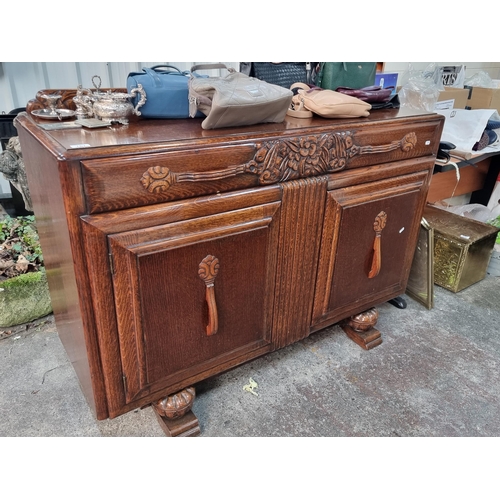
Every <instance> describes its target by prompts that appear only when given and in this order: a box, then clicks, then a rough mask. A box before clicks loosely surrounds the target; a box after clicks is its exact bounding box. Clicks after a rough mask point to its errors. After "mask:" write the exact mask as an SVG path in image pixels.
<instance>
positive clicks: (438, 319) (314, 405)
mask: <svg viewBox="0 0 500 500" xmlns="http://www.w3.org/2000/svg"><path fill="white" fill-rule="evenodd" d="M499 280H500V278H496V277H490V276H487V277H486V278H485V279H484V280H482V281H481V282H479V283H477V284H475V285H473V286H471V287H469V288H468V289H465V290H463V291H461V292H459V293H456V294H455V293H451V292H448V291H447V290H445V289H443V288H440V287H436V288H435V307H434V309H432V310H430V311H429V310H427V309H426V308H425V307H423V306H422V305H420V304H418V303H417V302H415V301H414V300H412V299H410V298H408V297H406V296H404V297H405V298H406V300H407V302H408V307H407V308H406V309H403V310H401V309H397V308H396V307H394V306H392V305H390V304H388V303H384V304H381V305H380V307H379V313H380V318H379V321H378V324H377V327H378V329H379V330H380V331H381V332H382V337H383V343H382V344H381V345H380V346H378V347H376V348H375V349H373V350H370V351H365V350H363V349H361V348H360V347H358V346H357V345H356V344H355V343H354V342H352V341H351V340H350V339H349V338H348V337H347V336H346V335H345V334H344V332H343V331H342V330H341V329H340V328H339V327H338V326H333V327H331V328H328V329H325V330H323V331H321V332H318V333H316V334H314V335H311V336H310V337H309V338H307V339H305V340H304V341H302V342H299V343H297V344H295V345H292V346H289V347H287V348H284V349H282V350H280V351H276V352H274V353H271V354H269V355H267V356H265V357H263V358H260V359H258V360H255V361H252V362H249V363H247V364H245V365H244V366H241V367H238V368H236V369H233V370H232V371H229V372H227V373H225V374H223V375H220V376H218V377H215V378H213V379H210V380H208V381H205V382H203V383H201V384H198V385H197V387H196V388H197V398H196V400H195V403H194V406H193V411H194V413H195V414H196V416H197V417H198V419H199V421H200V427H201V436H202V437H209V436H235V437H236V436H332V437H333V436H490V437H492V436H500V300H499V298H500V293H499V291H500V288H499V285H500V281H499ZM35 323H36V325H35V327H32V328H29V329H27V330H26V329H25V330H21V331H16V332H15V333H13V334H11V335H8V336H6V337H5V338H3V339H2V340H0V380H1V384H0V436H3V437H5V436H12V437H14V436H153V437H156V436H158V437H161V436H164V434H163V431H162V430H161V428H160V426H159V424H158V422H157V420H156V417H155V416H154V414H153V411H152V409H151V408H145V409H143V410H136V411H133V412H131V413H129V414H127V415H124V416H121V417H118V418H116V419H113V420H107V421H96V420H95V419H94V417H93V415H92V413H91V411H90V408H89V406H88V405H87V403H86V401H85V399H84V397H83V394H82V392H81V391H80V388H79V384H78V380H77V378H76V376H75V373H74V371H73V368H72V366H71V364H70V362H69V361H68V358H67V356H66V353H65V351H64V350H63V348H62V345H61V343H60V341H59V338H58V335H57V330H56V327H55V324H54V322H53V317H52V316H48V317H46V318H43V319H42V320H39V321H38V322H35ZM249 378H252V379H254V380H255V381H256V382H257V384H258V388H257V389H256V391H257V393H258V396H254V395H253V394H251V393H249V392H246V391H244V390H243V386H244V385H246V384H248V381H249Z"/></svg>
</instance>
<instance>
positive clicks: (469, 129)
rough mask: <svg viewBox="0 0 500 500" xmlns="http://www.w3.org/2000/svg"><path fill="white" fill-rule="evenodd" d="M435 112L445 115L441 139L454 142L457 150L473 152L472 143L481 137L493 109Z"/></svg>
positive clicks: (494, 111) (493, 111)
mask: <svg viewBox="0 0 500 500" xmlns="http://www.w3.org/2000/svg"><path fill="white" fill-rule="evenodd" d="M437 113H439V114H441V115H443V116H444V117H445V123H444V128H443V134H442V136H441V141H446V142H451V143H452V144H455V146H456V149H457V151H463V152H467V153H474V151H473V150H472V148H473V146H474V144H476V142H478V141H479V140H480V139H481V136H482V135H483V132H484V129H485V128H486V125H487V123H488V120H490V119H491V118H492V116H493V114H494V113H496V110H494V109H443V110H437Z"/></svg>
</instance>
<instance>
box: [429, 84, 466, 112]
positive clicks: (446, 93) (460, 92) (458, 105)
mask: <svg viewBox="0 0 500 500" xmlns="http://www.w3.org/2000/svg"><path fill="white" fill-rule="evenodd" d="M468 97H469V90H468V89H459V88H454V87H445V88H444V90H443V91H441V92H440V93H439V97H438V100H437V102H442V101H449V100H451V99H453V100H454V101H455V103H454V104H453V108H454V109H465V108H466V107H467V98H468Z"/></svg>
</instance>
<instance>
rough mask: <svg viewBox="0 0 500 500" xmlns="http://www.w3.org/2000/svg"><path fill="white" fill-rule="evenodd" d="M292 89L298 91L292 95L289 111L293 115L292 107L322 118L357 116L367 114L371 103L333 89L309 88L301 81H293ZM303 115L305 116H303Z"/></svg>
mask: <svg viewBox="0 0 500 500" xmlns="http://www.w3.org/2000/svg"><path fill="white" fill-rule="evenodd" d="M291 88H292V89H294V88H298V93H297V95H295V96H294V97H293V104H292V109H291V110H290V111H289V114H290V115H291V116H297V117H300V116H298V115H294V113H293V111H294V109H297V110H299V108H300V110H307V111H310V112H312V113H315V114H317V115H319V116H322V117H323V118H357V117H362V116H369V115H370V109H371V107H372V106H371V104H369V103H367V102H365V101H362V100H361V99H358V98H357V97H352V96H349V95H346V94H342V93H340V92H335V91H334V90H327V89H320V88H317V87H316V88H312V89H311V88H310V87H309V86H308V85H305V84H302V83H295V84H294V85H292V87H291ZM304 117H305V116H304Z"/></svg>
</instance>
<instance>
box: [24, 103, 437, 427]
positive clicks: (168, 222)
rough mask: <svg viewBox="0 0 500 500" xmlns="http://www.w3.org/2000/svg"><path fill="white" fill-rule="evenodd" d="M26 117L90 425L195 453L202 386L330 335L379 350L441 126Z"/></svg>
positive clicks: (57, 287) (27, 156)
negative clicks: (335, 327)
mask: <svg viewBox="0 0 500 500" xmlns="http://www.w3.org/2000/svg"><path fill="white" fill-rule="evenodd" d="M29 109H30V108H29V107H28V111H27V112H26V113H21V114H20V115H18V117H17V118H16V120H15V126H16V128H17V130H18V134H19V138H20V143H21V147H22V154H23V159H24V163H25V168H26V172H27V176H28V182H29V187H30V192H31V198H32V202H33V207H34V212H35V216H36V220H37V227H38V231H39V234H40V241H41V245H42V251H43V255H44V261H45V266H46V269H47V277H48V281H49V288H50V293H51V299H52V305H53V310H54V316H55V320H56V325H57V330H58V332H59V336H60V338H61V341H62V343H63V345H64V347H65V349H66V351H67V353H68V356H69V359H70V360H71V362H72V364H73V366H74V369H75V371H76V373H77V375H78V378H79V380H80V384H81V387H82V390H83V392H84V394H85V396H86V398H87V400H88V402H89V404H90V406H91V407H92V409H93V411H94V413H95V416H96V418H97V419H106V418H114V417H117V416H119V415H122V414H124V413H126V412H128V411H131V410H133V409H136V408H140V407H144V406H147V405H150V404H151V405H153V407H154V408H155V411H156V413H157V415H158V418H159V421H160V423H161V424H162V426H163V428H164V430H165V432H166V434H167V435H171V436H189V435H196V434H199V432H200V424H199V422H198V420H197V419H196V417H195V416H194V414H193V412H192V409H191V407H192V403H193V399H194V397H195V386H196V383H198V382H200V381H202V380H204V379H206V378H208V377H212V376H215V375H217V374H220V373H222V372H223V371H226V370H228V369H230V368H232V367H235V366H237V365H240V364H242V363H244V362H246V361H249V360H252V359H255V358H256V357H259V356H262V355H264V354H266V353H268V352H270V351H273V350H276V349H280V348H282V347H284V346H287V345H289V344H291V343H294V342H297V341H300V340H301V339H303V338H305V337H307V336H308V335H310V334H312V333H313V332H315V331H318V330H320V329H322V328H325V327H327V326H329V325H332V324H336V323H339V324H340V326H341V327H342V328H343V329H344V331H345V332H346V333H347V335H349V337H350V338H351V339H352V340H353V341H354V342H356V344H358V345H359V346H361V347H362V348H365V349H371V348H373V347H375V346H377V345H379V344H380V343H381V342H382V337H381V334H380V332H379V331H378V330H377V329H376V328H375V326H376V322H377V317H378V312H377V309H376V306H377V304H380V303H382V302H385V301H387V300H389V299H392V298H394V297H396V296H398V295H400V294H402V293H403V292H404V291H405V288H406V284H407V280H408V275H409V272H410V267H411V263H412V258H413V254H414V250H415V246H416V242H417V236H418V231H419V227H420V220H421V216H422V212H423V209H424V205H425V203H426V196H427V192H428V189H429V184H430V180H431V176H432V171H433V167H434V161H435V155H436V152H437V150H438V146H439V140H440V137H441V131H442V127H443V121H444V118H443V117H442V116H440V115H437V114H425V113H419V112H408V111H406V112H405V111H403V110H378V111H373V112H372V113H371V115H370V116H369V117H367V118H355V119H338V120H328V119H323V118H319V117H314V118H309V119H295V118H288V117H287V119H286V120H285V121H284V122H283V123H280V124H261V125H256V126H248V127H238V128H228V129H219V130H203V129H202V128H201V125H200V123H201V120H202V119H186V120H145V119H140V118H137V119H136V120H135V121H132V120H131V121H130V123H129V124H128V125H121V124H117V125H112V126H110V127H107V128H100V129H87V128H79V129H67V130H52V131H48V130H44V129H43V128H42V127H41V125H43V124H46V123H47V120H42V119H39V118H37V117H36V116H33V115H32V114H30V113H29ZM353 346H354V344H353ZM354 347H356V348H359V347H357V346H354Z"/></svg>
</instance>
